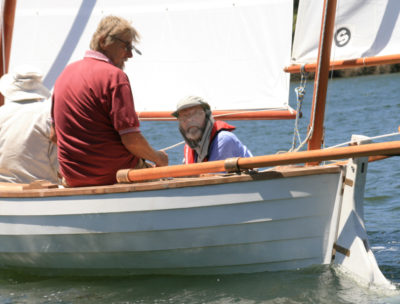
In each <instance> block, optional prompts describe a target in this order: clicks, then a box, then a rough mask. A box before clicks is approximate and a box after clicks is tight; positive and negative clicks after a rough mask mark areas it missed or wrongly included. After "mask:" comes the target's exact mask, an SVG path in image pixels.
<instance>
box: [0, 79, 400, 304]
mask: <svg viewBox="0 0 400 304" xmlns="http://www.w3.org/2000/svg"><path fill="white" fill-rule="evenodd" d="M399 84H400V74H391V75H385V76H364V77H357V78H348V79H334V80H332V81H331V82H330V86H329V91H328V98H327V100H328V103H327V108H326V130H325V138H326V143H325V144H326V146H332V145H336V144H339V143H341V142H346V141H348V140H349V139H350V136H351V134H362V135H366V136H375V135H381V134H387V133H392V132H396V131H397V129H398V126H399V125H400V115H399V113H400V97H399V94H398V88H399ZM296 85H297V83H293V84H292V87H294V86H296ZM291 91H292V94H291V99H290V100H291V101H290V104H291V105H292V107H296V101H295V97H294V94H293V90H291ZM311 97H312V83H311V81H310V82H309V84H308V86H307V96H306V99H305V103H304V106H303V113H304V115H303V118H302V120H301V121H300V128H301V130H302V136H303V137H304V134H305V130H306V129H307V125H308V122H309V109H310V103H311ZM232 123H233V124H234V125H236V126H237V128H238V129H237V131H236V134H237V135H238V136H239V138H240V139H241V140H242V141H243V142H244V143H245V144H246V145H247V146H248V147H249V148H250V149H251V150H252V152H253V154H254V155H263V154H270V153H275V152H277V151H281V150H288V149H289V148H290V147H291V141H292V137H293V126H294V122H293V121H253V122H232ZM142 131H143V133H144V135H145V136H146V137H147V138H148V140H149V141H150V142H151V144H152V145H153V146H155V147H156V148H159V149H161V148H165V147H167V146H170V145H172V144H175V143H177V142H178V141H180V140H181V138H180V135H179V132H178V131H177V126H176V123H171V122H157V123H150V122H145V123H142ZM394 139H396V140H399V139H400V137H399V136H398V137H397V138H394ZM169 157H170V163H171V164H178V163H180V161H181V159H182V152H181V147H178V148H174V149H172V150H169ZM399 161H400V158H398V157H397V158H396V157H393V158H389V159H386V160H383V161H379V162H374V163H370V164H369V172H368V179H367V185H366V191H365V220H366V227H367V230H368V235H369V240H370V244H371V246H372V249H373V251H374V253H375V256H376V259H377V261H378V263H379V265H380V268H381V269H382V271H383V273H384V275H385V276H386V277H387V278H388V279H390V280H391V281H392V282H393V283H394V285H395V286H396V289H395V290H392V291H388V290H377V289H375V288H368V287H365V286H361V285H359V284H358V283H356V282H355V281H353V280H352V279H351V278H349V277H347V276H346V275H344V274H342V273H340V272H338V271H337V269H335V268H332V267H329V266H315V267H311V268H308V269H303V270H295V271H284V272H275V273H260V274H250V275H229V276H203V277H182V276H145V277H129V278H85V279H82V278H78V277H76V278H65V277H56V278H46V277H30V276H26V275H21V274H17V273H13V272H0V304H3V303H276V304H282V303H290V304H295V303H296V304H297V303H368V304H372V303H374V304H375V303H400V221H399V218H400V170H399Z"/></svg>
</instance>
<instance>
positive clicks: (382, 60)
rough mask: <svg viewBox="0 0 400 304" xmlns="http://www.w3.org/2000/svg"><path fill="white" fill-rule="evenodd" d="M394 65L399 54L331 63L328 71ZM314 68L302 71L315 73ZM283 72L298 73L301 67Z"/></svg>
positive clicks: (309, 66) (398, 59)
mask: <svg viewBox="0 0 400 304" xmlns="http://www.w3.org/2000/svg"><path fill="white" fill-rule="evenodd" d="M395 63H400V54H395V55H387V56H375V57H363V58H356V59H348V60H337V61H332V62H330V64H329V70H344V69H353V68H359V67H364V66H374V65H382V64H395ZM316 67H317V64H316V63H309V64H305V65H304V71H305V72H315V69H316ZM284 71H285V72H287V73H300V71H301V65H291V66H288V67H286V68H285V69H284Z"/></svg>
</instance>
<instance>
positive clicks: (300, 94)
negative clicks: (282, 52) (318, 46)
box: [289, 65, 308, 152]
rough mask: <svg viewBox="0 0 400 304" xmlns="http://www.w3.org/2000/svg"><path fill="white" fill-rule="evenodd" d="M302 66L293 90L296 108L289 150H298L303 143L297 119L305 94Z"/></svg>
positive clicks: (304, 77) (304, 76) (305, 83)
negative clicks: (297, 83) (298, 82)
mask: <svg viewBox="0 0 400 304" xmlns="http://www.w3.org/2000/svg"><path fill="white" fill-rule="evenodd" d="M304 67H305V65H302V66H301V69H300V75H301V78H300V85H299V86H298V87H296V88H295V89H294V91H295V92H296V99H297V108H296V120H295V123H294V130H293V141H292V147H291V148H290V150H289V152H294V151H298V150H299V149H300V148H301V147H302V146H303V145H304V143H305V142H301V138H300V131H299V119H300V118H301V117H302V115H303V113H302V112H301V108H302V106H303V100H304V96H305V95H306V85H307V78H308V73H307V72H306V71H305V69H304ZM307 139H308V137H307ZM297 140H298V141H299V143H300V144H299V147H297V148H296V143H297Z"/></svg>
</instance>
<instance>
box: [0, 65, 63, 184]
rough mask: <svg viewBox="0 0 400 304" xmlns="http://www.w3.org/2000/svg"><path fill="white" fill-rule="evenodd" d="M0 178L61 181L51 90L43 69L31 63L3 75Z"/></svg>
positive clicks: (0, 83)
mask: <svg viewBox="0 0 400 304" xmlns="http://www.w3.org/2000/svg"><path fill="white" fill-rule="evenodd" d="M0 92H1V94H2V95H3V96H4V97H5V105H4V106H1V107H0V182H12V183H31V182H33V181H35V180H47V181H50V182H53V183H57V182H58V177H57V169H58V161H57V148H56V145H55V143H54V142H53V141H52V135H53V133H52V128H51V116H50V106H51V103H50V101H49V100H47V99H48V98H49V97H50V95H51V94H50V91H49V90H48V89H47V88H46V87H45V86H44V85H43V83H42V73H41V71H40V70H38V69H37V68H35V67H31V66H28V65H25V66H20V67H18V68H16V69H15V70H14V71H13V72H12V73H9V74H5V75H3V76H2V77H1V79H0Z"/></svg>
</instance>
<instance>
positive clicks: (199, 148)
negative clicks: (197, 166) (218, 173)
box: [179, 116, 214, 163]
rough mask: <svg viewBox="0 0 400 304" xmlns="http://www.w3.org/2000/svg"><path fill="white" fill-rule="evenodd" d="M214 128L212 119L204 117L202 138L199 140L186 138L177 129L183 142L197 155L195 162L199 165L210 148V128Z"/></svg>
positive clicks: (183, 132) (184, 133)
mask: <svg viewBox="0 0 400 304" xmlns="http://www.w3.org/2000/svg"><path fill="white" fill-rule="evenodd" d="M213 126H214V119H213V117H212V116H209V117H206V124H205V126H204V128H203V131H202V133H203V134H202V136H201V138H200V139H199V140H191V139H189V138H188V137H187V135H186V132H185V131H184V130H182V129H181V128H180V127H179V131H180V132H181V134H182V136H183V138H184V139H185V142H186V143H187V144H188V146H189V147H190V148H192V149H193V150H195V151H196V153H197V162H198V163H201V162H202V161H203V160H204V159H205V158H206V156H207V154H208V148H209V146H210V135H211V131H212V128H213Z"/></svg>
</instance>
